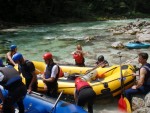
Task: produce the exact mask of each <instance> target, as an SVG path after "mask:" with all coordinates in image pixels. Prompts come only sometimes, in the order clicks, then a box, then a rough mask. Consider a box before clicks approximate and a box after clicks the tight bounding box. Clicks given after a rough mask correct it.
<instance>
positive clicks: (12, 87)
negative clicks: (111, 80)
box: [0, 45, 150, 113]
mask: <svg viewBox="0 0 150 113" xmlns="http://www.w3.org/2000/svg"><path fill="white" fill-rule="evenodd" d="M79 53H80V54H81V55H83V56H84V53H83V51H82V47H81V46H80V45H78V46H77V51H75V52H73V53H72V54H73V58H74V59H75V62H76V65H78V66H85V64H84V61H85V60H84V57H83V56H82V57H80V58H82V60H81V61H80V62H79V59H76V57H78V56H76V55H77V54H79ZM148 57H149V56H148V54H147V53H144V52H142V53H139V54H138V61H139V63H141V67H140V69H139V74H138V75H137V74H133V76H139V80H137V83H136V85H134V86H132V87H131V88H130V89H127V90H125V95H126V97H127V98H128V100H129V102H130V103H131V100H132V96H133V95H134V94H139V93H142V94H147V93H148V92H149V91H150V64H149V63H148V62H147V60H148ZM6 59H7V63H8V65H7V66H4V64H3V63H2V61H1V60H0V64H1V67H0V85H2V86H3V87H4V89H6V90H8V96H7V97H4V96H3V94H2V92H1V90H0V98H1V100H2V102H3V112H4V113H14V108H13V104H14V103H17V104H18V107H19V113H24V105H23V99H24V97H25V95H26V94H27V92H28V93H31V92H32V91H37V88H38V81H37V76H36V73H35V71H36V68H35V66H34V64H33V62H32V61H29V60H26V59H25V58H24V57H23V55H22V54H21V53H18V52H17V46H16V45H11V47H10V52H8V53H7V54H6ZM43 60H44V61H45V64H46V69H45V71H44V73H43V76H42V77H41V78H42V80H43V83H44V85H45V86H44V89H45V90H46V94H47V95H48V96H50V97H54V98H57V96H58V92H57V91H58V83H57V80H58V78H59V76H60V73H61V68H60V67H59V65H57V64H56V63H55V62H54V60H53V55H52V54H51V53H50V52H47V53H45V54H44V55H43ZM16 64H18V71H17V70H16V69H14V66H15V65H16ZM96 65H99V66H101V67H105V66H109V63H108V61H106V60H105V59H104V56H102V55H100V56H99V57H98V60H97V62H96ZM21 73H22V75H23V77H24V78H25V84H24V83H23V82H22V77H21V76H20V74H21ZM95 97H96V93H95V92H94V90H93V89H92V87H91V86H90V84H89V83H88V82H87V81H85V80H83V79H82V78H80V77H78V78H76V79H75V92H74V98H75V102H76V104H77V105H79V106H84V105H85V104H86V103H88V112H89V113H93V102H94V99H95Z"/></svg>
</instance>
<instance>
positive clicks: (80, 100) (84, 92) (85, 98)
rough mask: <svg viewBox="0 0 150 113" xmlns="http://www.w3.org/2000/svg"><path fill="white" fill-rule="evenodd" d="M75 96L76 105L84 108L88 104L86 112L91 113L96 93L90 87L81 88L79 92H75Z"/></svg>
mask: <svg viewBox="0 0 150 113" xmlns="http://www.w3.org/2000/svg"><path fill="white" fill-rule="evenodd" d="M76 95H77V102H76V103H77V105H78V106H82V107H83V106H85V104H86V103H87V104H88V112H89V113H93V102H94V99H95V97H96V93H95V92H94V90H93V89H92V87H90V86H85V87H82V88H81V89H80V90H79V92H78V91H77V90H76Z"/></svg>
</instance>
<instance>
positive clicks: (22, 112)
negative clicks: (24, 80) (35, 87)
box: [17, 99, 24, 113]
mask: <svg viewBox="0 0 150 113" xmlns="http://www.w3.org/2000/svg"><path fill="white" fill-rule="evenodd" d="M17 105H18V108H19V113H24V104H23V100H22V99H20V100H19V101H18V102H17Z"/></svg>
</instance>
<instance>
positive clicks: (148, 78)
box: [139, 63, 150, 85]
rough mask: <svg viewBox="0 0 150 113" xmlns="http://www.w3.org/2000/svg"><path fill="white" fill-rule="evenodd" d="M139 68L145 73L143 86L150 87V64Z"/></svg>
mask: <svg viewBox="0 0 150 113" xmlns="http://www.w3.org/2000/svg"><path fill="white" fill-rule="evenodd" d="M141 68H145V69H146V71H147V73H146V75H145V78H144V84H143V85H150V64H149V63H147V64H145V65H144V66H142V67H141ZM139 73H140V72H139Z"/></svg>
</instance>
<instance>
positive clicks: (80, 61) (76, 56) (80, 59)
mask: <svg viewBox="0 0 150 113" xmlns="http://www.w3.org/2000/svg"><path fill="white" fill-rule="evenodd" d="M73 58H74V59H75V62H76V64H84V57H83V56H82V55H80V54H77V53H74V54H73Z"/></svg>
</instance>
